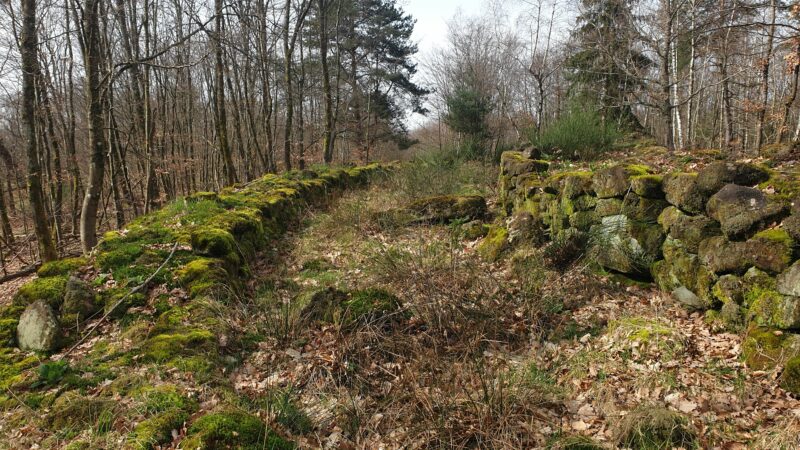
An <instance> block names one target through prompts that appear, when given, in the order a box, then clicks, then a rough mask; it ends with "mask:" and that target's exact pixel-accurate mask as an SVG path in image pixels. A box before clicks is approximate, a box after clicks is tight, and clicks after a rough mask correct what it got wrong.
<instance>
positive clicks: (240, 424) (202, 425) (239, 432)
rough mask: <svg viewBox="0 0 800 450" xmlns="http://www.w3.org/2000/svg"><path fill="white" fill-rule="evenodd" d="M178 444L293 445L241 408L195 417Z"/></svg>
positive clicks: (277, 449)
mask: <svg viewBox="0 0 800 450" xmlns="http://www.w3.org/2000/svg"><path fill="white" fill-rule="evenodd" d="M182 447H183V448H192V449H198V448H199V449H216V448H226V447H227V448H238V449H243V450H244V449H252V450H258V449H264V448H268V449H274V450H289V449H294V448H295V445H294V444H293V443H292V442H289V441H287V440H285V439H283V438H281V437H279V436H278V435H276V434H275V433H274V432H273V431H271V430H269V429H268V428H267V427H266V426H265V425H264V423H263V422H262V421H261V419H259V418H258V417H255V416H252V415H250V414H247V413H244V412H241V411H220V412H216V413H210V414H206V415H204V416H202V417H200V418H199V419H197V420H196V421H195V422H194V423H193V424H192V425H191V426H190V427H189V431H188V433H187V438H186V440H184V441H183V443H182Z"/></svg>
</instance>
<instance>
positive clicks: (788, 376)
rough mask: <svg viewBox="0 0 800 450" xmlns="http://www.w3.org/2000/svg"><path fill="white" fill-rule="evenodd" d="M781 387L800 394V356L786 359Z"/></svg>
mask: <svg viewBox="0 0 800 450" xmlns="http://www.w3.org/2000/svg"><path fill="white" fill-rule="evenodd" d="M781 387H782V388H783V389H785V390H786V391H788V392H790V393H792V394H794V395H800V357H798V356H795V357H794V358H790V359H789V360H788V361H786V364H785V365H784V366H783V373H782V374H781Z"/></svg>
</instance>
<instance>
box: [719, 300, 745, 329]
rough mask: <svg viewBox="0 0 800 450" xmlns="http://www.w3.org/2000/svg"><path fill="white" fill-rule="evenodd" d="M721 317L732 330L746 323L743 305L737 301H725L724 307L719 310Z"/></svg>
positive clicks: (724, 323)
mask: <svg viewBox="0 0 800 450" xmlns="http://www.w3.org/2000/svg"><path fill="white" fill-rule="evenodd" d="M719 319H720V321H722V323H723V325H724V326H725V328H726V329H728V330H731V331H736V330H739V329H740V328H741V327H742V326H743V325H744V317H743V315H742V307H741V306H739V305H738V304H736V303H735V302H726V303H723V304H722V308H720V310H719Z"/></svg>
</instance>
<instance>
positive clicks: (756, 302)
mask: <svg viewBox="0 0 800 450" xmlns="http://www.w3.org/2000/svg"><path fill="white" fill-rule="evenodd" d="M749 297H750V299H751V300H750V302H749V304H750V309H749V310H748V314H747V318H748V321H749V322H751V323H754V324H756V325H758V326H762V327H771V328H778V329H781V330H789V329H797V328H800V298H798V297H793V296H789V295H782V294H781V293H779V292H778V291H773V290H771V289H752V290H751V291H750V292H749Z"/></svg>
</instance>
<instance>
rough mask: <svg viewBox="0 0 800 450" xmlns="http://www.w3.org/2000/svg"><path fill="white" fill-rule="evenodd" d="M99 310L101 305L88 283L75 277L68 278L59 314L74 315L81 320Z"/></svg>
mask: <svg viewBox="0 0 800 450" xmlns="http://www.w3.org/2000/svg"><path fill="white" fill-rule="evenodd" d="M101 308H102V305H101V303H100V302H99V301H98V298H97V295H96V294H95V292H94V290H93V289H92V288H91V286H89V283H87V282H85V281H83V280H81V279H80V278H76V277H70V278H69V280H68V281H67V287H66V291H65V293H64V303H63V304H62V305H61V314H64V315H71V314H75V315H77V317H78V318H79V319H81V320H83V319H86V318H87V317H90V316H91V315H92V314H94V313H96V312H97V311H99V310H100V309H101Z"/></svg>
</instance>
